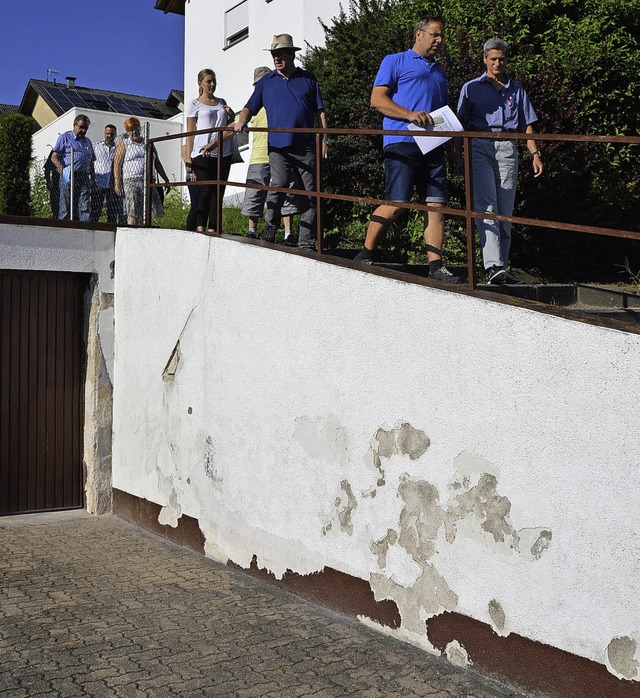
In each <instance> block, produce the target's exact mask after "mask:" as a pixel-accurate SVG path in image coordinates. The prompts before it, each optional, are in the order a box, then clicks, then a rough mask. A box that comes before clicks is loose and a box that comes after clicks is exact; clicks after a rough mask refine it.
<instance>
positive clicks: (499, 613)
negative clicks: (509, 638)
mask: <svg viewBox="0 0 640 698" xmlns="http://www.w3.org/2000/svg"><path fill="white" fill-rule="evenodd" d="M489 616H490V617H491V620H492V622H493V626H494V629H495V631H496V632H497V633H498V635H503V636H506V635H508V634H509V633H505V632H504V630H505V625H506V622H507V617H506V615H505V612H504V609H503V608H502V606H501V605H500V603H499V602H498V601H496V600H495V599H491V601H489Z"/></svg>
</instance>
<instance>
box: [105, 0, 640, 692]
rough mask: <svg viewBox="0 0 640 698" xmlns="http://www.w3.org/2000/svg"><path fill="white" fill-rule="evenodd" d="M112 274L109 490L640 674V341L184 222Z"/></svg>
mask: <svg viewBox="0 0 640 698" xmlns="http://www.w3.org/2000/svg"><path fill="white" fill-rule="evenodd" d="M192 4H195V5H197V3H192ZM274 4H275V3H274ZM140 260H145V262H144V264H141V263H140ZM116 270H117V275H116V286H115V317H116V336H115V344H116V347H115V392H114V450H113V468H114V470H113V482H114V487H115V488H118V489H119V490H121V491H123V492H126V493H129V494H131V495H134V496H135V497H139V498H144V499H147V500H149V501H151V502H155V503H157V504H158V505H160V506H161V507H162V509H161V511H160V515H159V522H160V523H161V524H165V525H169V526H176V525H177V524H178V522H179V519H180V518H181V516H183V515H185V516H190V517H193V518H195V519H196V520H197V521H198V522H199V525H200V528H201V530H202V532H203V534H204V537H205V550H206V553H207V554H208V555H209V556H211V557H213V558H215V559H217V560H220V561H223V562H226V561H228V560H231V561H233V562H235V563H237V564H239V565H242V566H243V567H248V566H249V565H250V563H251V560H252V558H253V556H254V555H255V556H256V558H257V563H258V566H259V567H262V568H266V569H267V570H269V571H271V572H273V573H274V574H275V575H276V576H277V577H280V576H282V575H283V574H284V573H285V571H287V570H291V571H293V572H296V573H299V574H301V575H307V574H309V573H312V572H315V571H319V570H322V569H323V568H325V567H331V568H334V569H336V570H339V571H341V572H344V573H347V574H349V575H352V576H353V577H357V578H360V579H364V580H367V581H368V582H369V583H370V585H371V587H372V589H373V590H374V592H375V595H376V598H377V599H378V600H381V599H384V598H389V599H392V600H393V601H395V603H396V604H397V606H398V608H399V610H400V614H401V618H402V625H401V628H400V629H399V630H397V631H388V632H396V633H397V634H398V635H399V636H401V637H403V638H405V639H408V640H410V641H411V642H414V643H415V644H418V645H420V646H422V647H424V648H426V649H428V650H429V649H432V647H431V644H430V642H429V640H428V638H427V634H426V630H425V619H428V618H429V617H431V616H433V615H435V614H439V613H441V612H443V611H445V610H448V611H456V612H458V613H461V614H464V615H465V616H468V617H471V618H474V619H477V620H480V621H483V622H484V623H488V624H490V625H491V626H492V627H493V628H494V630H495V632H497V633H498V634H501V635H507V634H509V633H517V634H519V635H522V636H525V637H527V638H530V639H533V640H537V641H540V642H542V643H545V644H547V645H551V646H553V647H556V648H560V649H562V650H566V651H567V652H570V653H573V654H575V655H579V656H581V657H586V658H589V659H592V660H594V661H596V662H599V663H601V664H607V666H608V668H609V670H610V671H611V672H612V673H614V674H615V675H616V676H618V677H624V678H627V679H636V680H637V679H638V678H640V676H639V674H638V661H637V660H638V659H639V658H638V656H637V642H638V640H640V610H639V604H638V601H637V600H638V598H640V575H638V563H639V555H638V552H639V540H638V506H637V492H638V490H639V488H640V468H639V457H640V428H639V426H640V425H639V423H638V395H640V372H639V371H638V365H640V336H638V335H637V334H628V333H624V332H621V331H617V330H612V329H605V328H600V327H595V326H592V325H589V324H583V323H580V322H576V321H571V320H566V319H562V318H559V317H555V316H552V315H547V314H542V313H538V312H534V311H532V310H529V309H523V308H520V307H514V306H510V305H505V304H501V303H495V302H491V301H488V300H484V299H479V298H473V297H469V296H466V295H461V294H457V293H451V292H447V291H442V290H438V289H435V288H428V287H424V286H419V285H413V284H408V283H404V282H400V281H396V280H392V279H387V278H381V277H378V276H376V275H372V274H368V273H363V272H359V271H357V270H353V269H346V268H342V267H339V266H334V265H328V264H324V263H321V262H319V261H316V260H315V259H312V258H307V257H304V256H301V255H290V254H286V253H284V252H279V251H277V250H269V249H265V248H262V247H260V246H253V245H247V244H242V243H240V242H235V241H231V240H224V239H218V238H213V239H212V238H207V237H204V236H201V235H196V234H192V233H186V232H178V231H168V230H167V231H156V232H155V233H154V234H153V235H152V236H150V235H149V234H148V232H147V231H142V230H135V229H134V230H128V231H126V233H123V234H122V235H119V236H118V239H117V244H116ZM363 620H366V619H363Z"/></svg>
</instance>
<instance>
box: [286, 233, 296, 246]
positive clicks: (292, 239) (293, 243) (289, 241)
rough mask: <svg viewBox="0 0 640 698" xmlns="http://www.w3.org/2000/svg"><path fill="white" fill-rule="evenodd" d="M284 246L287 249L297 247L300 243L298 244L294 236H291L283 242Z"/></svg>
mask: <svg viewBox="0 0 640 698" xmlns="http://www.w3.org/2000/svg"><path fill="white" fill-rule="evenodd" d="M282 244H283V245H284V246H285V247H297V246H298V243H297V242H296V239H295V237H294V236H293V235H289V237H286V238H285V239H284V240H283V242H282Z"/></svg>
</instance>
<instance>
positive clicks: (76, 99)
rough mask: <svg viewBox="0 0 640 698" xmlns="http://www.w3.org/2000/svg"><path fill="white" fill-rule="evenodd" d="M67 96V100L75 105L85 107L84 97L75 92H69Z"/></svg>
mask: <svg viewBox="0 0 640 698" xmlns="http://www.w3.org/2000/svg"><path fill="white" fill-rule="evenodd" d="M67 97H68V98H69V101H70V102H71V103H72V104H74V105H75V106H76V107H86V106H87V103H86V102H85V101H84V99H83V98H82V97H81V96H80V95H79V94H77V93H75V92H69V94H68V95H67Z"/></svg>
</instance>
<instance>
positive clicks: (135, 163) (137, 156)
mask: <svg viewBox="0 0 640 698" xmlns="http://www.w3.org/2000/svg"><path fill="white" fill-rule="evenodd" d="M124 151H125V152H124V162H123V163H122V179H135V178H137V177H144V140H143V141H142V142H141V143H134V142H133V141H132V140H131V139H129V138H127V139H125V141H124Z"/></svg>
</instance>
